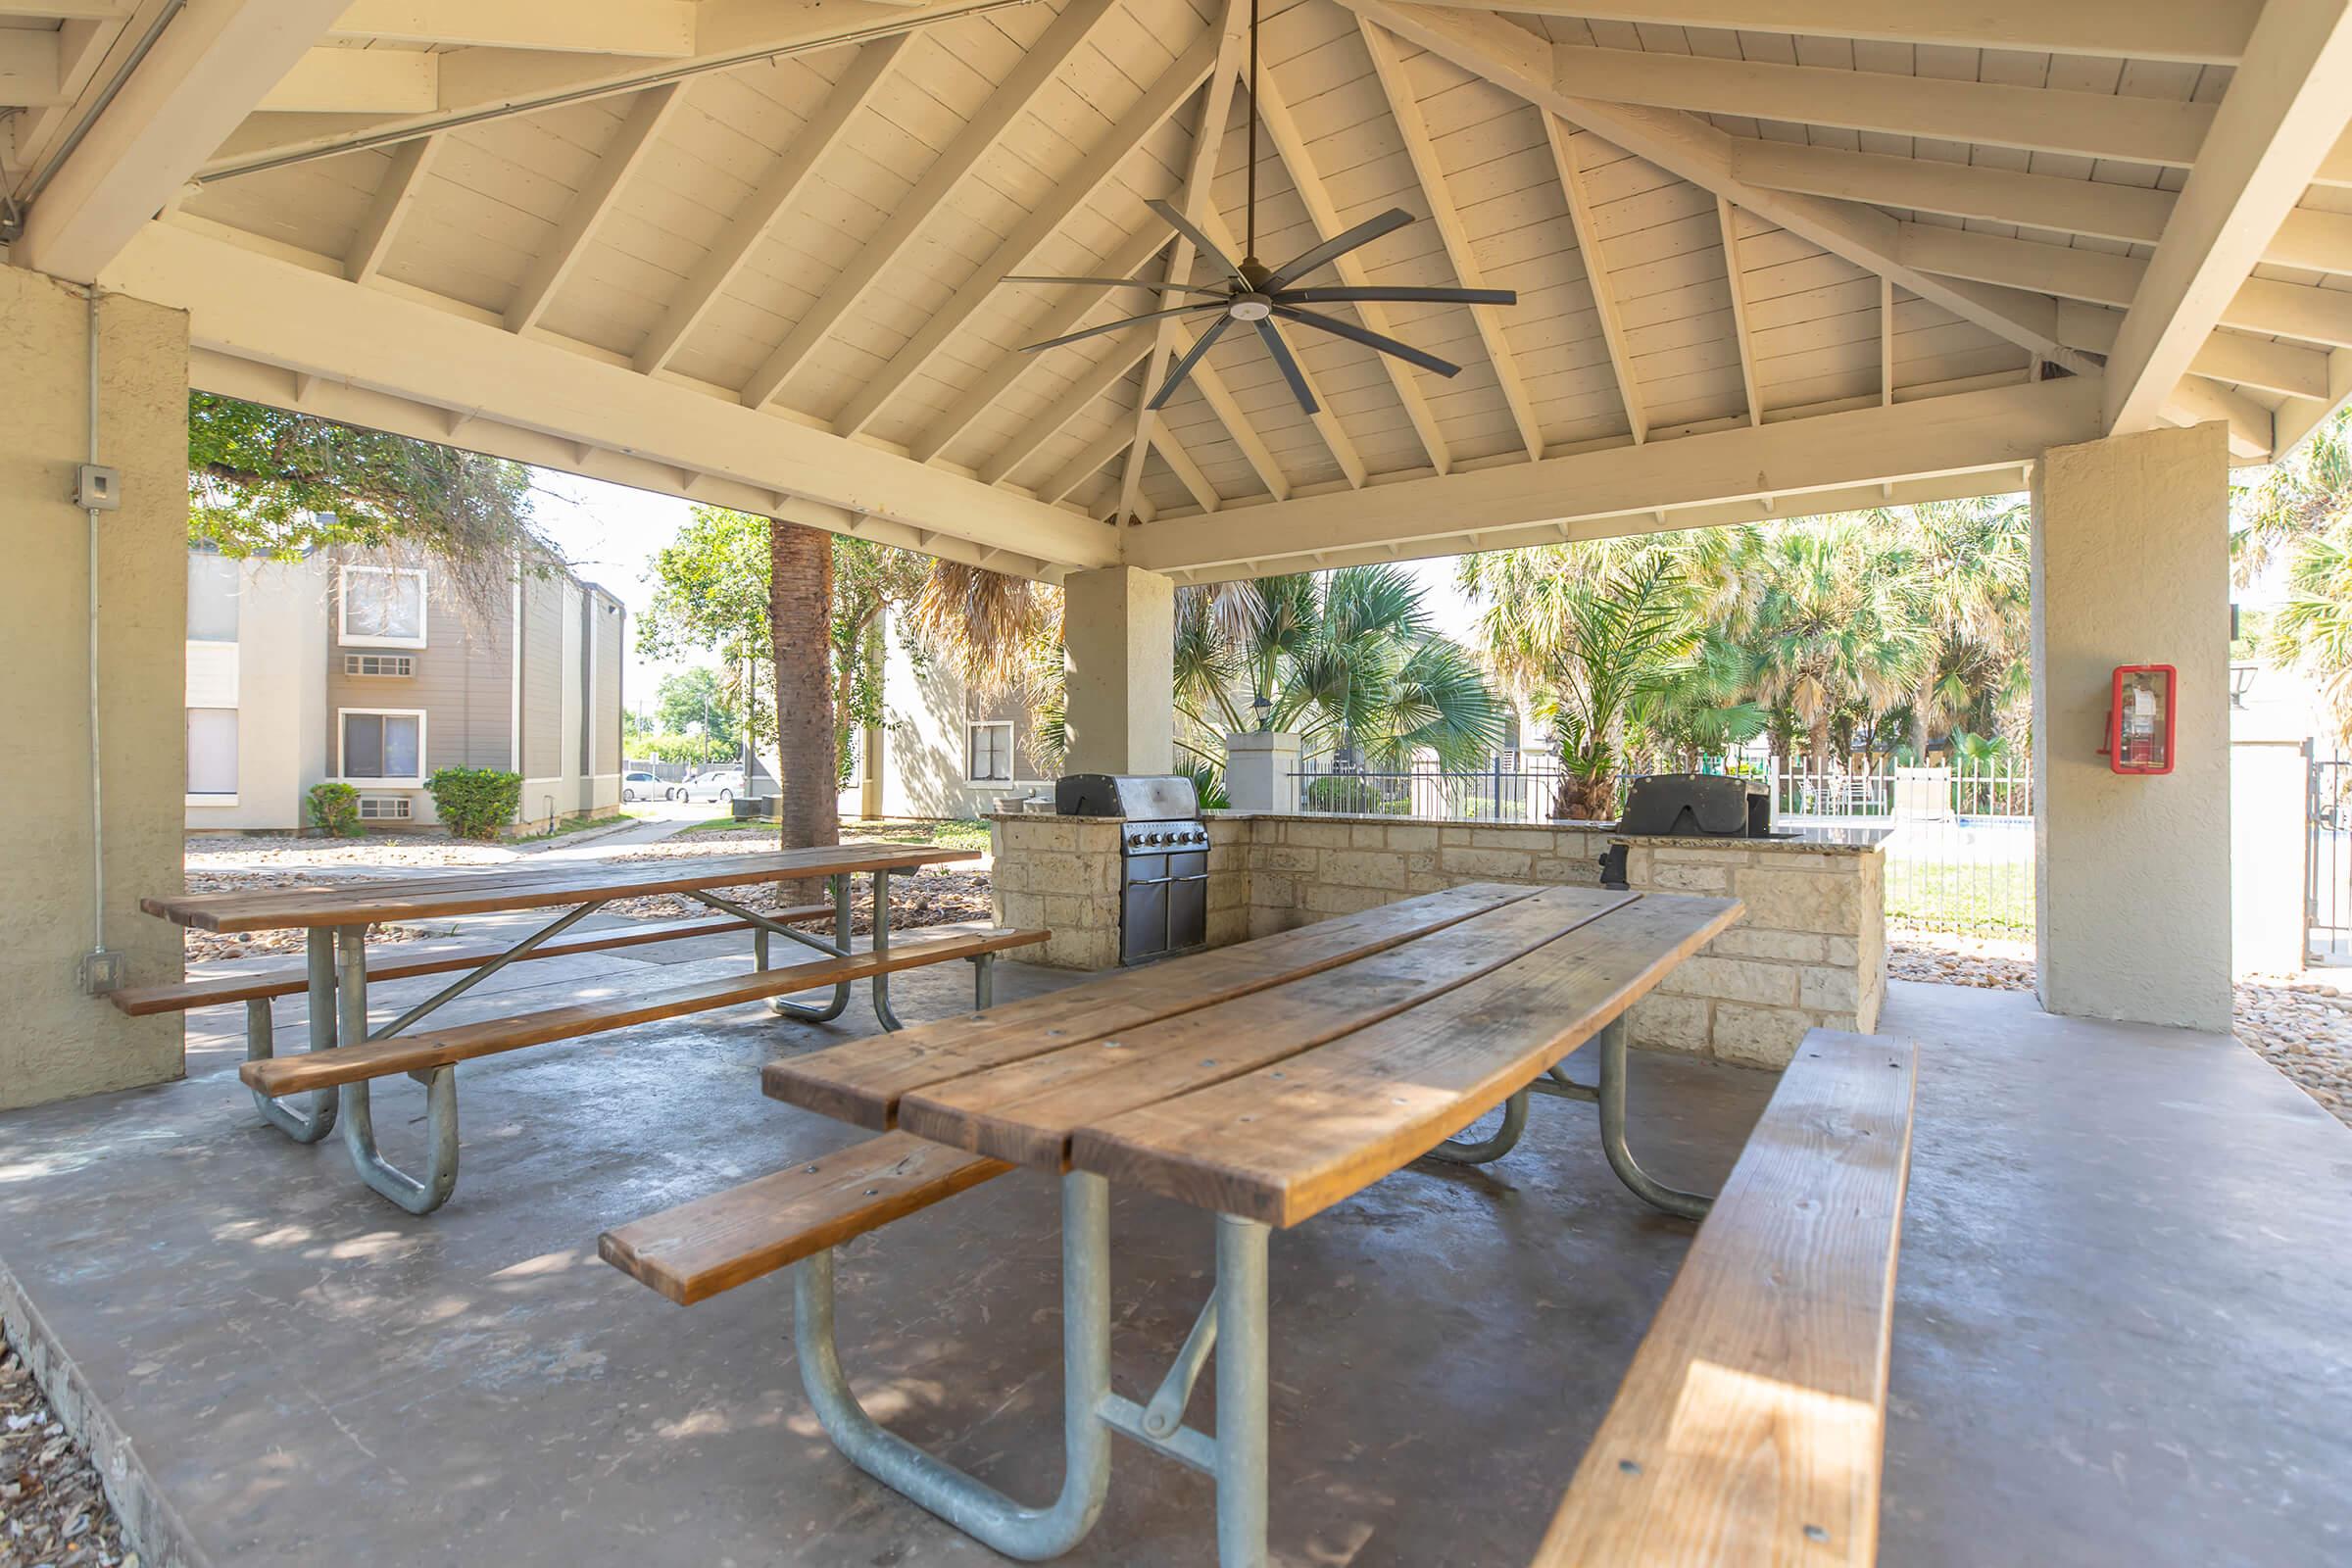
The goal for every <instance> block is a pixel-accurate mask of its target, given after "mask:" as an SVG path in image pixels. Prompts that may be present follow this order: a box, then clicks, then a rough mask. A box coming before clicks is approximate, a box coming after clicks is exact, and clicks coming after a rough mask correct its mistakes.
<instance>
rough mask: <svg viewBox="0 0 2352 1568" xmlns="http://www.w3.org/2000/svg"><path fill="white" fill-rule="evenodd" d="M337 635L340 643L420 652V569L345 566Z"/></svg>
mask: <svg viewBox="0 0 2352 1568" xmlns="http://www.w3.org/2000/svg"><path fill="white" fill-rule="evenodd" d="M337 635H338V637H339V639H340V640H341V641H343V642H346V643H358V644H361V645H362V646H365V647H369V648H422V647H423V646H424V572H423V571H422V569H420V568H418V567H415V566H345V567H344V568H343V597H342V604H341V615H340V618H339V621H338V629H337Z"/></svg>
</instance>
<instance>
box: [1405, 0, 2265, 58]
mask: <svg viewBox="0 0 2352 1568" xmlns="http://www.w3.org/2000/svg"><path fill="white" fill-rule="evenodd" d="M1430 3H1431V4H1434V5H1442V6H1456V5H1458V6H1466V7H1469V8H1471V9H1474V10H1491V9H1504V10H1510V11H1516V12H1520V13H1522V14H1525V15H1528V16H1538V17H1546V16H1563V17H1586V18H1592V19H1595V20H1601V21H1608V22H1632V23H1657V24H1661V25H1668V26H1686V27H1722V28H1725V29H1727V30H1728V29H1739V30H1742V31H1747V32H1794V33H1801V34H1804V35H1807V36H1810V37H1821V38H1869V39H1873V40H1877V41H1880V42H1885V43H1928V44H1950V45H1955V46H1957V47H1960V48H1963V49H2016V50H2023V51H2025V52H2027V53H2030V54H2070V55H2106V56H2114V55H2122V56H2125V57H2128V58H2130V59H2133V60H2178V61H2183V62H2187V63H2189V64H2192V65H2221V66H2226V65H2230V64H2233V63H2234V62H2235V61H2236V59H2237V57H2238V55H2239V54H2240V53H2242V52H2243V51H2244V49H2245V46H2246V38H2247V35H2248V34H2250V33H2251V32H2252V31H2253V30H2254V19H2255V17H2256V16H2257V15H2258V14H2259V13H2260V12H2261V10H2262V0H2194V3H2193V4H2188V5H2149V4H2148V3H2147V0H2066V3H2064V4H2059V5H2050V4H2044V3H2038V0H1972V3H1970V4H1968V5H1964V6H1958V5H1946V4H1940V3H1938V0H1513V3H1512V4H1511V5H1509V6H1507V7H1501V8H1495V7H1492V6H1489V5H1487V4H1486V3H1485V0H1430Z"/></svg>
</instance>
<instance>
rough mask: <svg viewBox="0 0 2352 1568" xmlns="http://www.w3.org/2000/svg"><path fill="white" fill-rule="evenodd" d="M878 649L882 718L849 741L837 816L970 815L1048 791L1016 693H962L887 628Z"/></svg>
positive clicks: (1030, 724)
mask: <svg viewBox="0 0 2352 1568" xmlns="http://www.w3.org/2000/svg"><path fill="white" fill-rule="evenodd" d="M883 647H884V650H885V652H884V655H883V665H882V709H883V715H884V717H883V722H882V723H881V724H880V725H879V726H877V727H875V728H873V729H869V730H866V731H864V732H862V733H861V734H859V735H858V736H856V737H854V738H853V741H852V745H853V748H854V755H853V756H852V757H851V759H850V771H849V780H848V783H847V785H846V786H845V787H844V788H843V790H842V794H841V810H842V814H843V815H845V816H849V815H857V816H918V817H925V816H927V817H968V816H979V815H982V814H983V813H985V812H989V811H994V810H999V809H1005V807H1006V805H1007V803H1010V802H1015V801H1018V800H1021V799H1022V798H1024V797H1027V796H1030V795H1034V794H1037V793H1038V792H1040V791H1044V792H1046V793H1048V794H1051V793H1052V792H1053V777H1054V775H1053V774H1052V773H1051V772H1050V771H1048V770H1047V768H1046V766H1045V763H1044V760H1043V759H1042V758H1041V757H1040V755H1039V750H1038V746H1037V741H1036V735H1035V724H1036V720H1035V716H1034V715H1033V714H1031V713H1030V712H1029V711H1028V709H1027V708H1026V706H1025V705H1023V704H1022V703H1021V702H1020V700H1019V699H1018V697H1017V696H1016V695H1014V694H1013V693H1010V692H1004V691H980V690H974V689H971V688H968V687H966V686H965V684H964V683H963V681H962V680H961V679H960V678H959V677H958V676H957V675H956V672H955V671H954V670H952V669H950V668H949V667H948V666H947V663H946V662H945V661H942V660H937V659H918V658H916V657H915V656H914V655H913V654H912V653H911V652H910V651H909V650H908V649H907V646H906V644H905V640H904V639H903V638H901V637H900V636H899V635H898V634H897V631H896V629H895V628H886V629H885V635H884V637H883Z"/></svg>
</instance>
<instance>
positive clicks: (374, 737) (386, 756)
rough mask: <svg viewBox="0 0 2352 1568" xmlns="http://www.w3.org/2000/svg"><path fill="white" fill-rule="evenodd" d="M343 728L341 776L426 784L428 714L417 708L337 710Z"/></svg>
mask: <svg viewBox="0 0 2352 1568" xmlns="http://www.w3.org/2000/svg"><path fill="white" fill-rule="evenodd" d="M337 718H338V721H339V723H340V724H341V727H342V740H343V748H342V756H341V761H340V766H339V767H338V769H337V774H338V776H339V777H342V778H347V779H366V780H368V781H370V782H374V783H383V784H392V783H400V784H415V785H419V786H421V785H422V784H423V783H424V715H423V714H422V713H419V712H413V711H381V712H379V711H374V710H370V709H358V708H345V709H339V710H337Z"/></svg>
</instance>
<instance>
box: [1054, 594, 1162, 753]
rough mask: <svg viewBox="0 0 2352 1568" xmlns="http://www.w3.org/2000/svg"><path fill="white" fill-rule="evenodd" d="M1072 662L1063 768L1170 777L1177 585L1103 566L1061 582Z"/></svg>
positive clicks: (1066, 653)
mask: <svg viewBox="0 0 2352 1568" xmlns="http://www.w3.org/2000/svg"><path fill="white" fill-rule="evenodd" d="M1061 589H1062V593H1063V594H1064V596H1065V598H1064V601H1063V607H1062V647H1063V650H1064V654H1063V657H1064V659H1065V661H1066V663H1067V670H1068V682H1067V693H1068V696H1067V707H1066V722H1067V723H1068V725H1069V732H1070V740H1069V748H1068V753H1067V756H1066V758H1065V760H1064V763H1063V766H1064V767H1065V768H1066V770H1067V771H1069V772H1072V773H1166V772H1169V771H1172V770H1173V769H1174V767H1175V765H1176V728H1175V719H1176V712H1175V703H1174V693H1175V689H1176V584H1175V583H1174V582H1173V581H1171V580H1170V579H1168V578H1166V577H1163V576H1161V575H1160V574H1159V573H1157V572H1155V571H1144V570H1141V569H1139V568H1137V567H1134V566H1104V567H1102V568H1101V569H1099V570H1095V571H1074V572H1071V573H1070V574H1069V576H1067V577H1065V578H1063V579H1062V584H1061Z"/></svg>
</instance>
